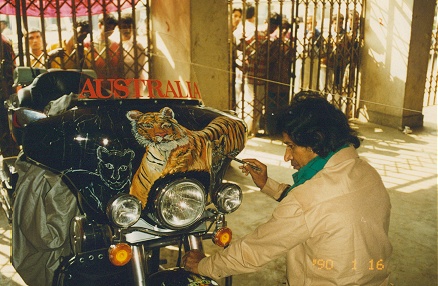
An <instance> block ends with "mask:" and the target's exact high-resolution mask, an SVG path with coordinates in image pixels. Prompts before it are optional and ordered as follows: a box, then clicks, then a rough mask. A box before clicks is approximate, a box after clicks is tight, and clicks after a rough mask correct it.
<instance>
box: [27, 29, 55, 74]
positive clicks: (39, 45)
mask: <svg viewBox="0 0 438 286" xmlns="http://www.w3.org/2000/svg"><path fill="white" fill-rule="evenodd" d="M25 37H27V39H28V41H29V49H30V51H29V60H30V62H28V63H27V66H30V67H32V68H48V67H50V63H51V62H52V61H53V60H54V59H55V58H57V57H62V55H63V50H62V49H54V50H52V51H50V52H47V50H46V51H44V45H43V36H42V33H41V31H40V30H38V29H33V30H30V31H29V32H28V33H26V35H25ZM46 52H47V54H46Z"/></svg>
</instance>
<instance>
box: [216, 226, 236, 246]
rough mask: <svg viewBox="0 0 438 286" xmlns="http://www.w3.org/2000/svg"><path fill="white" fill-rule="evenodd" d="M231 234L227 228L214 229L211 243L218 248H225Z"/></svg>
mask: <svg viewBox="0 0 438 286" xmlns="http://www.w3.org/2000/svg"><path fill="white" fill-rule="evenodd" d="M232 237H233V232H232V231H231V229H229V228H228V227H221V228H219V229H216V230H215V231H214V233H213V243H214V244H216V245H217V246H220V247H227V246H228V244H230V242H231V238H232Z"/></svg>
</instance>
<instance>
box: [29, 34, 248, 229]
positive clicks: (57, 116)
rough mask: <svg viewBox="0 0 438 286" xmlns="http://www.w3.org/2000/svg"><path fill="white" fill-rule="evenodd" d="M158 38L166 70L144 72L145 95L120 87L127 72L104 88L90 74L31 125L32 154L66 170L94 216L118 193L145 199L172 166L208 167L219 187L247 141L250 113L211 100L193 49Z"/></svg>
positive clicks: (157, 62) (185, 169) (160, 65)
mask: <svg viewBox="0 0 438 286" xmlns="http://www.w3.org/2000/svg"><path fill="white" fill-rule="evenodd" d="M156 38H157V41H161V42H162V45H158V44H157V45H155V46H157V47H162V49H163V50H158V49H157V50H156V51H154V54H153V55H150V57H151V60H152V59H153V60H154V66H156V67H157V71H156V72H155V74H157V75H160V78H158V79H157V78H155V79H145V80H142V82H144V83H145V84H144V88H145V89H144V90H145V93H146V95H145V96H141V97H137V96H134V98H123V96H119V95H120V94H119V95H117V94H116V93H118V92H120V93H121V92H122V91H121V89H123V88H124V87H126V85H125V83H128V82H125V83H123V81H124V80H125V79H119V80H117V79H116V80H113V81H112V82H111V81H106V83H110V84H112V86H110V88H109V89H104V88H103V82H104V81H103V80H102V79H99V78H93V77H90V76H87V75H84V76H83V77H81V79H80V80H79V82H80V85H81V86H80V88H78V93H77V94H69V95H67V97H68V96H70V100H67V104H66V103H61V104H59V102H56V101H57V100H54V101H51V102H50V103H49V104H48V105H50V106H52V107H53V108H55V110H56V111H54V112H52V113H50V112H49V113H48V114H49V116H48V117H47V118H45V119H41V120H38V121H36V122H33V123H31V124H29V125H27V126H26V127H25V128H24V132H23V151H24V153H25V154H26V157H27V158H28V160H31V161H34V162H36V163H38V164H39V165H41V166H44V167H46V168H48V169H50V170H51V171H54V172H57V173H60V174H62V175H63V178H64V179H65V182H67V183H68V184H69V185H70V186H71V188H72V189H73V190H74V191H75V192H76V193H77V194H78V197H79V202H80V205H81V207H82V208H83V209H84V210H85V211H86V212H87V216H89V217H91V218H94V219H96V220H99V221H102V220H105V219H106V216H105V209H106V205H107V202H108V201H109V200H110V199H111V197H113V196H114V195H117V194H119V193H130V194H132V195H134V196H136V197H138V198H139V199H140V200H141V202H142V204H143V207H145V205H146V202H147V200H148V195H149V192H150V190H151V188H152V186H153V184H154V183H155V181H157V180H158V179H160V178H164V177H166V176H168V175H171V174H175V173H190V174H193V173H196V172H202V173H207V174H209V176H210V185H209V186H205V187H206V189H207V190H209V191H210V192H211V191H213V190H214V189H216V188H217V187H218V186H219V184H220V182H221V180H222V178H223V176H224V173H225V171H226V168H227V166H228V165H229V159H228V158H227V157H226V156H224V154H231V155H233V156H235V155H237V154H238V153H239V152H240V151H241V150H242V149H243V148H244V145H245V142H246V126H245V124H244V122H243V121H242V120H240V119H239V118H237V117H235V116H233V115H231V114H229V113H226V112H222V111H219V110H216V109H214V108H209V107H207V106H205V105H203V103H202V100H201V90H200V89H199V85H198V83H197V82H196V76H195V75H194V72H193V64H191V63H190V61H188V60H187V56H188V55H189V53H188V52H187V49H184V48H183V47H184V46H183V45H181V43H180V41H177V40H175V39H174V38H172V37H169V36H163V35H159V34H156ZM166 47H173V49H172V50H174V51H177V52H176V54H172V53H171V52H170V51H167V49H166ZM178 58H180V59H178ZM181 58H182V59H181ZM49 73H50V72H49ZM151 74H154V73H151ZM66 78H67V79H68V77H64V79H66ZM135 82H137V83H139V82H140V80H139V79H132V81H131V82H130V83H135ZM119 83H120V84H121V85H120V86H117V84H119ZM122 87H123V88H122ZM134 87H135V85H134ZM137 87H138V85H137ZM136 90H137V91H138V89H136ZM182 95H183V96H182ZM59 105H60V106H61V108H59V107H58V108H57V109H56V106H59ZM66 106H68V108H66ZM46 111H47V109H46ZM49 111H50V110H49Z"/></svg>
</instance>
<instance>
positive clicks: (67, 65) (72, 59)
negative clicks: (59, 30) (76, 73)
mask: <svg viewBox="0 0 438 286" xmlns="http://www.w3.org/2000/svg"><path fill="white" fill-rule="evenodd" d="M75 29H76V34H75V33H74V34H73V35H72V36H71V37H70V38H69V39H68V40H64V41H63V43H62V46H60V45H59V43H56V44H52V45H51V46H50V47H49V49H48V51H49V52H50V51H55V50H59V49H61V50H62V55H61V57H60V58H59V60H52V61H51V63H50V65H49V66H50V67H51V68H64V69H83V68H90V62H91V61H90V59H89V60H88V61H85V60H84V57H85V55H89V56H90V55H91V54H89V53H88V49H86V48H84V40H85V38H86V37H87V36H88V34H89V33H90V30H91V27H90V24H89V23H88V21H78V22H77V23H76V25H75ZM75 38H76V40H75Z"/></svg>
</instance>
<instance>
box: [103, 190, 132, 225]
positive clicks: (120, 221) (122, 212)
mask: <svg viewBox="0 0 438 286" xmlns="http://www.w3.org/2000/svg"><path fill="white" fill-rule="evenodd" d="M106 214H107V216H108V218H109V219H110V221H112V222H113V223H114V224H115V225H117V226H119V227H130V226H131V225H133V224H135V223H136V222H137V221H138V220H139V219H140V214H141V202H140V200H139V199H137V198H136V197H133V196H131V195H128V194H121V195H119V196H115V197H113V198H112V199H111V200H110V201H109V203H108V206H107V208H106Z"/></svg>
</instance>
